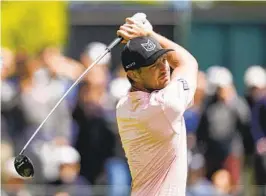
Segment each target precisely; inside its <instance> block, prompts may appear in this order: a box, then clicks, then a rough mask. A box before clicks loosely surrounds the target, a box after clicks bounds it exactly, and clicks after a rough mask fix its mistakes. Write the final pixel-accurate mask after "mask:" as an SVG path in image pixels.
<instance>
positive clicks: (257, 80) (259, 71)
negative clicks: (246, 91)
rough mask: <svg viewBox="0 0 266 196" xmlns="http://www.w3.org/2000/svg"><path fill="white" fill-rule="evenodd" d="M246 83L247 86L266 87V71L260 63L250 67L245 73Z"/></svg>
mask: <svg viewBox="0 0 266 196" xmlns="http://www.w3.org/2000/svg"><path fill="white" fill-rule="evenodd" d="M244 81H245V85H246V86H247V87H249V88H250V87H257V88H264V87H266V71H265V70H264V69H263V68H262V67H261V66H259V65H253V66H251V67H249V68H248V69H247V70H246V72H245V75H244Z"/></svg>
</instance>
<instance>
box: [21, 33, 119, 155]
mask: <svg viewBox="0 0 266 196" xmlns="http://www.w3.org/2000/svg"><path fill="white" fill-rule="evenodd" d="M121 40H122V39H120V38H116V39H115V40H114V41H113V42H112V43H111V44H110V45H109V46H108V47H107V48H106V50H105V51H104V53H103V54H102V55H101V56H99V57H98V58H97V59H96V60H95V61H94V62H93V63H92V64H91V65H90V66H89V67H88V68H87V69H86V70H85V71H84V72H83V73H82V74H81V75H80V76H79V78H78V79H77V80H76V81H75V82H74V83H73V84H72V85H71V87H69V89H68V90H67V91H66V92H65V94H64V95H63V96H62V97H61V99H60V100H59V101H58V102H57V103H56V104H55V106H54V107H53V109H52V110H51V111H50V113H49V114H48V115H47V116H46V118H45V119H44V120H43V121H42V123H41V124H40V125H39V127H38V128H37V129H36V131H35V132H34V133H33V135H32V136H31V138H30V139H29V141H28V142H27V143H26V144H25V146H24V147H23V149H22V150H21V152H20V153H19V154H23V153H24V151H25V149H26V148H27V147H28V145H29V144H30V143H31V141H32V140H33V138H34V137H35V136H36V134H37V133H38V132H39V131H40V129H41V128H42V126H43V125H44V123H45V122H46V121H47V120H48V118H49V117H50V116H51V115H52V113H53V112H54V111H55V109H56V108H57V107H58V106H59V104H60V103H61V102H62V101H63V99H64V98H65V97H66V96H67V94H68V93H69V92H70V91H71V90H72V89H73V88H74V87H75V86H76V85H77V84H78V83H79V82H80V81H81V79H82V78H83V77H84V76H85V75H86V74H87V73H88V71H89V70H90V69H91V68H92V67H93V66H94V65H95V64H97V63H98V62H99V61H100V60H101V59H102V58H103V57H104V56H105V55H106V54H107V53H109V52H110V51H111V49H112V48H113V47H114V46H116V45H117V44H119V43H120V42H121Z"/></svg>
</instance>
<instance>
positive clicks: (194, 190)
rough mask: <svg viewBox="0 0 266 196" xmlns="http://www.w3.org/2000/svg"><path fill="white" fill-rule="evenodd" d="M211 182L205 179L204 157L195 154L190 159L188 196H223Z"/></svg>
mask: <svg viewBox="0 0 266 196" xmlns="http://www.w3.org/2000/svg"><path fill="white" fill-rule="evenodd" d="M218 193H219V192H218V190H216V188H215V187H214V185H213V184H212V182H211V181H209V180H208V179H207V178H206V177H205V159H204V156H203V155H201V154H199V153H195V154H194V155H193V156H192V157H191V158H190V159H189V172H188V186H187V191H186V196H221V194H218Z"/></svg>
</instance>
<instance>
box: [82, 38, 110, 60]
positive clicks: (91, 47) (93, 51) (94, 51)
mask: <svg viewBox="0 0 266 196" xmlns="http://www.w3.org/2000/svg"><path fill="white" fill-rule="evenodd" d="M106 48H107V45H105V44H104V43H101V42H91V43H90V44H88V46H87V47H86V53H87V55H88V56H89V57H90V59H91V60H92V61H95V60H96V59H97V58H98V57H99V56H100V55H102V54H103V53H104V51H105V49H106ZM110 61H111V54H110V53H108V54H106V55H105V56H104V58H102V59H101V61H100V62H99V64H109V63H110Z"/></svg>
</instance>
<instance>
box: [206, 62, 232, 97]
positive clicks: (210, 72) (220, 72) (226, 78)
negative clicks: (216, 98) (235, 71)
mask: <svg viewBox="0 0 266 196" xmlns="http://www.w3.org/2000/svg"><path fill="white" fill-rule="evenodd" d="M206 75H207V82H208V88H207V92H208V93H209V94H213V93H214V92H215V91H216V88H217V87H225V86H228V85H231V84H232V83H233V76H232V73H231V72H230V71H229V70H228V69H227V68H225V67H222V66H219V65H214V66H211V67H210V68H208V69H207V71H206Z"/></svg>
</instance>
